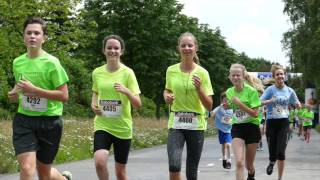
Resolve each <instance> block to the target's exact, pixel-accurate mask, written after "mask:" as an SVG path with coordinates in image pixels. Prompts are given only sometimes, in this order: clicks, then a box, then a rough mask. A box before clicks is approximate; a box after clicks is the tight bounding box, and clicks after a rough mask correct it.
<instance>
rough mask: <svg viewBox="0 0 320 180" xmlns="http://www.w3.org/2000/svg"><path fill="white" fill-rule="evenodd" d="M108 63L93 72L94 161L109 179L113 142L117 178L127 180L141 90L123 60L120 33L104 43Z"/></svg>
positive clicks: (102, 177) (99, 176) (100, 174)
mask: <svg viewBox="0 0 320 180" xmlns="http://www.w3.org/2000/svg"><path fill="white" fill-rule="evenodd" d="M102 45H103V48H102V52H103V54H104V55H105V56H106V61H107V63H106V64H105V65H102V66H100V67H98V68H96V69H95V70H94V71H93V73H92V81H93V86H92V91H93V92H92V102H91V108H92V110H93V112H94V113H95V114H96V116H95V118H94V161H95V167H96V172H97V176H98V178H99V179H100V180H106V179H108V178H109V172H108V169H107V162H108V157H109V152H110V148H111V145H113V150H114V158H115V170H116V176H117V179H118V180H126V179H127V173H126V164H127V161H128V156H129V150H130V145H131V139H132V117H131V105H132V106H133V107H135V108H137V107H140V106H141V100H140V96H139V94H140V89H139V86H138V82H137V80H136V76H135V74H134V72H133V71H132V69H130V68H129V67H127V66H125V65H124V64H122V63H121V62H120V57H121V55H122V54H123V53H124V50H125V45H124V41H123V40H122V38H121V37H120V36H117V35H110V36H107V37H105V38H104V40H103V42H102Z"/></svg>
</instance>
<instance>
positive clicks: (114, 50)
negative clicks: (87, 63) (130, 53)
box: [104, 39, 122, 60]
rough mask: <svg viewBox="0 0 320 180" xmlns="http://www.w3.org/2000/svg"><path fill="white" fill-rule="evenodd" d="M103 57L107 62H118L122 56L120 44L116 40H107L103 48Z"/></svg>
mask: <svg viewBox="0 0 320 180" xmlns="http://www.w3.org/2000/svg"><path fill="white" fill-rule="evenodd" d="M104 55H106V57H107V59H108V60H118V59H120V56H121V55H122V49H121V44H120V42H119V41H118V40H116V39H108V40H107V42H106V46H105V48H104Z"/></svg>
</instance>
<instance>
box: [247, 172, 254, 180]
mask: <svg viewBox="0 0 320 180" xmlns="http://www.w3.org/2000/svg"><path fill="white" fill-rule="evenodd" d="M254 174H255V173H254V172H253V174H249V173H248V178H247V180H255V178H254Z"/></svg>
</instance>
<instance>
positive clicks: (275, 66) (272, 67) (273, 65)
mask: <svg viewBox="0 0 320 180" xmlns="http://www.w3.org/2000/svg"><path fill="white" fill-rule="evenodd" d="M279 69H281V70H283V72H284V73H285V70H284V68H283V67H282V66H281V65H280V64H272V66H271V70H270V71H271V72H272V77H274V75H275V72H276V71H277V70H279Z"/></svg>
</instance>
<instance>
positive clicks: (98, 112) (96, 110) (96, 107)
mask: <svg viewBox="0 0 320 180" xmlns="http://www.w3.org/2000/svg"><path fill="white" fill-rule="evenodd" d="M91 109H92V111H93V112H94V113H95V114H96V115H101V113H102V112H101V109H100V108H99V105H98V94H97V93H96V92H92V99H91Z"/></svg>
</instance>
